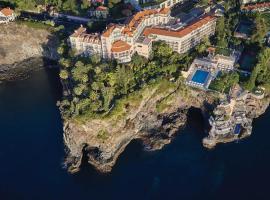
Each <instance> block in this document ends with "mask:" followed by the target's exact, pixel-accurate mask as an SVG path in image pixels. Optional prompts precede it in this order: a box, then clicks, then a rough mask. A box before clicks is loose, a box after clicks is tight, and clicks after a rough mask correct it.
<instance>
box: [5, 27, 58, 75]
mask: <svg viewBox="0 0 270 200" xmlns="http://www.w3.org/2000/svg"><path fill="white" fill-rule="evenodd" d="M57 44H58V39H57V38H56V37H54V36H53V35H52V34H51V33H50V32H49V31H48V30H45V29H33V28H29V27H27V26H26V25H19V24H16V23H9V24H1V25H0V80H13V79H16V78H17V77H20V76H24V75H25V74H26V73H28V72H30V71H32V70H36V69H38V68H41V67H43V58H46V59H51V60H57V59H58V54H57V49H56V48H57ZM32 62H33V64H29V63H32Z"/></svg>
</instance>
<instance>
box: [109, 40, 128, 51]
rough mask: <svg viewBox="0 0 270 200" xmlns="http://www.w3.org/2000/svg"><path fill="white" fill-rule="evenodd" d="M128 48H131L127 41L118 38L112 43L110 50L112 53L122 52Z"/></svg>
mask: <svg viewBox="0 0 270 200" xmlns="http://www.w3.org/2000/svg"><path fill="white" fill-rule="evenodd" d="M130 48H131V46H130V45H129V44H128V43H126V42H124V41H122V40H118V41H116V42H114V43H113V44H112V49H111V51H112V52H114V53H116V52H123V51H127V50H129V49H130Z"/></svg>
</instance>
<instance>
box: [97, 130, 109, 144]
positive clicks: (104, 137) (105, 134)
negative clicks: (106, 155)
mask: <svg viewBox="0 0 270 200" xmlns="http://www.w3.org/2000/svg"><path fill="white" fill-rule="evenodd" d="M97 138H98V139H99V140H102V141H105V140H107V139H108V138H109V133H108V131H107V130H105V129H102V130H100V131H99V132H98V134H97Z"/></svg>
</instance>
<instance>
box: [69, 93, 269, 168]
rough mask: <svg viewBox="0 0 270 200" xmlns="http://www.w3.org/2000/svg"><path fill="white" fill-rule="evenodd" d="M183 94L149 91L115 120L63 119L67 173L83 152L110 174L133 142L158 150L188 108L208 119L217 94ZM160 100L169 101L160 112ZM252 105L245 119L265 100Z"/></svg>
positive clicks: (265, 104)
mask: <svg viewBox="0 0 270 200" xmlns="http://www.w3.org/2000/svg"><path fill="white" fill-rule="evenodd" d="M187 91H189V93H188V95H184V94H183V93H181V92H177V91H172V90H167V91H163V92H161V93H158V92H156V89H153V90H149V91H147V92H144V95H143V96H142V99H141V101H140V103H139V104H138V105H137V106H134V107H133V106H130V107H131V108H128V109H127V110H126V112H125V115H124V116H121V117H118V118H117V119H115V118H113V117H108V118H104V119H91V120H90V119H89V120H86V121H85V122H83V123H78V122H77V121H76V120H72V119H66V120H65V126H64V142H65V145H66V148H67V159H66V164H67V166H68V169H69V171H70V172H72V173H73V172H76V171H78V170H79V169H80V164H81V160H82V157H83V152H87V155H86V156H87V157H88V162H89V163H90V164H91V165H93V166H94V167H95V168H96V169H97V170H98V171H100V172H110V171H111V170H112V168H113V166H114V164H115V162H116V161H117V158H118V157H119V155H120V154H121V153H122V152H123V151H124V150H125V148H126V146H127V145H128V144H129V143H130V142H131V141H132V140H134V139H139V140H142V141H143V144H144V145H145V149H146V150H158V149H161V148H162V147H163V146H164V145H166V144H169V143H170V142H171V140H172V138H173V137H174V135H175V134H176V133H177V132H179V129H181V128H182V127H183V126H184V125H185V123H186V119H187V111H188V109H189V108H191V107H196V108H200V109H201V110H202V114H203V115H204V117H206V118H207V119H208V117H209V115H208V113H209V112H211V111H213V109H214V102H215V101H216V100H217V99H218V96H217V94H215V93H209V92H202V91H196V90H187ZM168 97H170V98H168ZM164 99H170V100H169V101H167V102H166V103H167V106H166V108H165V109H164V110H162V111H160V110H159V111H158V109H157V107H158V104H159V103H160V102H161V101H162V100H164ZM252 104H253V105H256V108H254V107H253V108H252V109H250V110H248V116H249V117H250V118H252V119H253V118H256V117H258V116H260V115H261V114H262V113H264V112H265V110H266V108H267V107H268V105H269V98H264V99H261V100H259V99H255V101H254V102H253V103H252ZM251 107H252V105H250V106H249V108H251ZM206 121H207V120H206ZM228 141H233V140H230V139H229V138H224V139H223V140H222V141H220V142H228Z"/></svg>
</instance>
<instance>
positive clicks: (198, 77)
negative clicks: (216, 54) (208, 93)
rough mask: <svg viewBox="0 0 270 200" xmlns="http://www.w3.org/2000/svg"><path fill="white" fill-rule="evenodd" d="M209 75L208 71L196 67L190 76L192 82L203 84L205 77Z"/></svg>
mask: <svg viewBox="0 0 270 200" xmlns="http://www.w3.org/2000/svg"><path fill="white" fill-rule="evenodd" d="M208 75H209V72H207V71H204V70H200V69H197V70H196V72H195V73H194V75H193V77H192V79H191V80H192V82H195V83H199V84H202V85H203V84H205V82H206V80H207V77H208Z"/></svg>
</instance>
